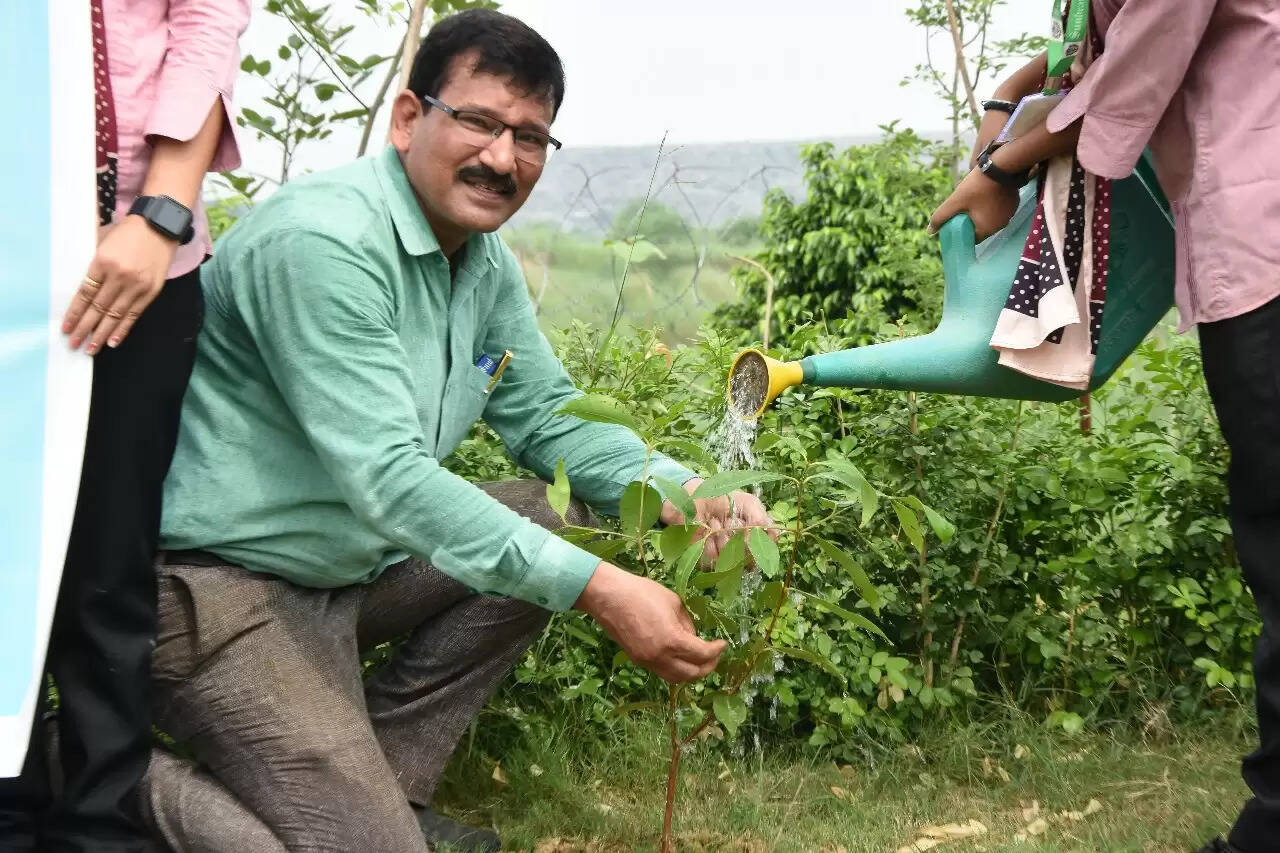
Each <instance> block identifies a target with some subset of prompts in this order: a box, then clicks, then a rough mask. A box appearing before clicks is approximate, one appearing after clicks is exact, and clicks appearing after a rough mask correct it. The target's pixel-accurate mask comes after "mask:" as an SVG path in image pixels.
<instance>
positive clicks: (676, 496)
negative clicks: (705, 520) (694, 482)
mask: <svg viewBox="0 0 1280 853" xmlns="http://www.w3.org/2000/svg"><path fill="white" fill-rule="evenodd" d="M651 479H652V480H653V482H654V483H655V484H657V486H658V490H659V491H661V492H662V496H663V497H664V498H666V499H667V500H669V501H671V504H672V506H674V507H675V508H676V509H678V510H680V514H681V515H683V516H684V523H685V524H692V523H693V520H694V518H695V517H696V516H697V515H698V508H697V507H696V506H694V503H693V496H692V495H690V494H689V493H688V492H686V491H685V490H684V486H682V485H680V484H679V483H677V482H676V481H675V480H668V479H667V478H666V477H657V476H654V477H652V478H651Z"/></svg>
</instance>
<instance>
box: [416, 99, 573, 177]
mask: <svg viewBox="0 0 1280 853" xmlns="http://www.w3.org/2000/svg"><path fill="white" fill-rule="evenodd" d="M418 97H419V99H420V100H421V101H422V102H423V103H424V104H426V105H427V106H429V107H435V108H436V109H438V110H440V111H441V112H443V113H444V114H445V115H447V116H449V117H450V118H452V119H453V120H454V121H456V122H457V123H458V125H459V126H460V127H462V129H463V130H465V131H467V133H468V134H469V135H471V136H474V137H475V141H476V144H477V145H479V146H481V147H487V146H489V145H492V144H493V142H494V140H496V139H497V138H498V137H500V136H502V134H504V133H506V132H507V129H508V128H510V129H511V135H512V138H513V139H514V140H515V157H516V159H517V160H519V161H520V162H522V163H528V164H529V165H530V166H544V165H546V163H547V161H548V160H550V159H551V155H552V153H553V152H555V151H558V150H559V149H560V141H559V140H558V139H556V138H555V137H553V136H550V135H548V134H546V133H543V132H542V131H540V130H533V129H531V128H527V127H516V126H515V125H512V124H507V123H506V122H505V121H502V120H501V119H497V118H494V117H493V116H491V115H487V114H485V113H477V112H472V111H470V110H455V109H454V108H453V107H451V106H449V105H448V104H446V103H444V102H443V101H439V100H436V99H435V98H433V97H431V96H430V95H419V96H418Z"/></svg>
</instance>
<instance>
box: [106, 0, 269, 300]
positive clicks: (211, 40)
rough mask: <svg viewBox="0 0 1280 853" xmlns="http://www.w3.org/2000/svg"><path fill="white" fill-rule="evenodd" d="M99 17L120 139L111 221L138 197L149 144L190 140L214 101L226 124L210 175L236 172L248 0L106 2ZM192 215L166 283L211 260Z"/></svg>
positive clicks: (202, 227) (204, 233) (199, 212)
mask: <svg viewBox="0 0 1280 853" xmlns="http://www.w3.org/2000/svg"><path fill="white" fill-rule="evenodd" d="M102 16H103V24H104V26H105V28H106V31H107V61H108V70H109V72H110V76H111V94H112V100H113V101H114V103H115V108H116V128H117V135H118V137H119V153H120V163H119V176H118V182H117V190H116V191H117V198H116V217H117V218H119V217H121V216H124V215H125V214H126V213H127V212H128V210H129V206H130V205H131V204H133V201H134V199H135V198H137V195H138V192H139V191H140V190H141V189H142V184H143V181H144V180H145V179H146V176H147V167H148V165H149V164H150V162H151V146H150V145H149V144H148V138H149V137H153V136H166V137H169V138H170V139H176V140H178V141H180V142H182V141H186V140H188V139H191V138H192V137H194V136H195V135H196V133H197V132H199V130H200V128H201V127H202V126H203V125H204V120H205V118H206V117H208V115H209V107H210V106H211V105H212V104H213V102H214V100H215V99H216V98H221V99H222V104H223V108H224V109H225V110H226V119H225V124H224V125H223V127H224V130H223V133H222V139H221V141H220V142H219V143H218V148H217V150H216V152H215V153H214V156H213V162H212V164H211V165H210V166H209V171H211V172H218V171H223V170H227V169H234V168H236V167H237V166H239V165H240V152H239V149H238V148H237V146H236V139H235V127H234V122H233V119H232V116H233V115H234V114H233V113H232V111H231V89H232V84H233V83H234V82H235V78H236V74H237V73H238V72H239V70H240V49H239V46H238V44H237V40H238V39H239V37H240V34H241V33H242V32H244V29H245V27H246V26H247V25H248V23H249V0H104V2H103V4H102ZM194 213H195V229H196V235H195V239H193V240H192V241H191V242H190V243H188V244H187V245H185V246H179V247H178V251H177V253H176V254H175V255H174V258H173V266H172V267H170V269H169V277H170V278H173V277H174V276H179V275H182V274H184V273H187V272H190V271H191V270H193V269H195V268H196V267H197V266H199V265H200V264H201V263H202V262H203V261H204V259H205V258H206V257H207V256H208V254H209V251H210V248H211V244H210V242H209V223H208V220H207V218H206V217H205V213H204V205H203V204H202V203H200V202H199V201H197V203H196V207H195V210H194Z"/></svg>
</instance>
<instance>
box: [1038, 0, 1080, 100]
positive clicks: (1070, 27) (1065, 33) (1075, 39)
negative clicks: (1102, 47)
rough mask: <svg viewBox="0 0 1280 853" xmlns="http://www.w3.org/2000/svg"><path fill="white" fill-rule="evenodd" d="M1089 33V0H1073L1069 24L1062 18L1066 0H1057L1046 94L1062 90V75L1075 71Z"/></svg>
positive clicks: (1054, 8) (1052, 28)
mask: <svg viewBox="0 0 1280 853" xmlns="http://www.w3.org/2000/svg"><path fill="white" fill-rule="evenodd" d="M1088 34H1089V0H1072V2H1071V11H1070V12H1068V13H1067V16H1066V22H1065V25H1064V22H1063V19H1062V0H1053V21H1052V23H1051V30H1050V38H1049V67H1048V78H1049V85H1048V86H1046V87H1045V94H1046V95H1052V94H1054V93H1056V92H1057V91H1058V86H1057V80H1058V78H1060V77H1064V76H1066V73H1067V72H1068V71H1070V70H1071V65H1072V63H1074V62H1075V61H1076V57H1077V56H1078V55H1079V54H1080V50H1081V48H1082V47H1083V46H1084V40H1085V38H1086V37H1087V36H1088Z"/></svg>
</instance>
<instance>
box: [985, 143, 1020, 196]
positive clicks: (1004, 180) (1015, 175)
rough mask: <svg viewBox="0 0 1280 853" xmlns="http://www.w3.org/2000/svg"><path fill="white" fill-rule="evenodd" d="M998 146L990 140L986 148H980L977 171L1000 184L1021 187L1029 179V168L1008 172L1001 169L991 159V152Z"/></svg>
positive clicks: (998, 145) (1015, 187)
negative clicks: (1023, 170)
mask: <svg viewBox="0 0 1280 853" xmlns="http://www.w3.org/2000/svg"><path fill="white" fill-rule="evenodd" d="M999 147H1000V144H999V143H998V142H992V143H991V144H990V145H988V146H987V147H986V148H983V149H982V153H981V154H979V155H978V171H979V172H981V173H982V174H984V175H986V176H987V177H988V178H990V179H991V180H993V181H995V182H996V183H997V184H1000V185H1002V186H1006V187H1011V188H1013V189H1015V190H1017V189H1022V187H1024V186H1026V184H1027V182H1028V181H1030V180H1031V170H1030V169H1027V170H1026V171H1025V172H1010V171H1009V170H1007V169H1001V168H1000V167H999V166H997V165H996V164H995V163H994V162H993V161H992V159H991V155H992V153H994V152H995V150H996V149H997V148H999Z"/></svg>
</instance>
